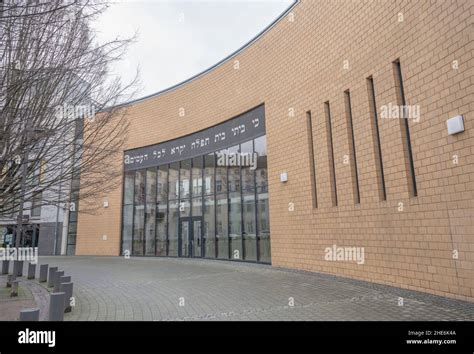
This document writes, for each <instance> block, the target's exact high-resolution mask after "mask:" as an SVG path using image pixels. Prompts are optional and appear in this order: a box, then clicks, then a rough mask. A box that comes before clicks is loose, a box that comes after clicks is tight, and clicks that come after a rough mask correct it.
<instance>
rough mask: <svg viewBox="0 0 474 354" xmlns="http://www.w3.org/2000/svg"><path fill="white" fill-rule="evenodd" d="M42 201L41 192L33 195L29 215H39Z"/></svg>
mask: <svg viewBox="0 0 474 354" xmlns="http://www.w3.org/2000/svg"><path fill="white" fill-rule="evenodd" d="M42 201H43V193H36V194H35V195H34V196H33V201H32V204H31V216H32V217H39V216H41V203H42Z"/></svg>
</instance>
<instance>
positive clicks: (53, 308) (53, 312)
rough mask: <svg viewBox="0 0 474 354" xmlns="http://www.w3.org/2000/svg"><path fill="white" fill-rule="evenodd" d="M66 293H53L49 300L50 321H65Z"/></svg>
mask: <svg viewBox="0 0 474 354" xmlns="http://www.w3.org/2000/svg"><path fill="white" fill-rule="evenodd" d="M64 298H65V294H64V293H51V297H50V299H49V321H62V320H64Z"/></svg>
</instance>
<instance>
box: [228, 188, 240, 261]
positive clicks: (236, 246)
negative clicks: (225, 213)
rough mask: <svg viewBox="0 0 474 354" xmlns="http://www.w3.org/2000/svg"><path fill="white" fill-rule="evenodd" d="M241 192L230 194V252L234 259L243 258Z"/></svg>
mask: <svg viewBox="0 0 474 354" xmlns="http://www.w3.org/2000/svg"><path fill="white" fill-rule="evenodd" d="M240 204H241V201H240V193H230V194H229V205H230V211H229V230H230V234H229V236H230V242H231V243H230V254H231V258H232V259H242V214H241V210H240Z"/></svg>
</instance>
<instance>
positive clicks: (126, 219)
mask: <svg viewBox="0 0 474 354" xmlns="http://www.w3.org/2000/svg"><path fill="white" fill-rule="evenodd" d="M122 222H123V228H122V254H124V253H123V252H125V251H128V254H129V255H130V254H131V253H132V234H133V205H125V206H124V207H123V221H122Z"/></svg>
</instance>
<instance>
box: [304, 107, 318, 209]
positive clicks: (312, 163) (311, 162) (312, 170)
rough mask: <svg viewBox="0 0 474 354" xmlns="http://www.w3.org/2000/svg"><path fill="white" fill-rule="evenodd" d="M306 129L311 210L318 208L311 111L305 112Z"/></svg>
mask: <svg viewBox="0 0 474 354" xmlns="http://www.w3.org/2000/svg"><path fill="white" fill-rule="evenodd" d="M306 129H307V131H308V149H309V169H310V173H311V196H312V202H313V208H317V207H318V193H317V189H316V162H315V160H314V142H313V121H312V117H311V111H308V112H306Z"/></svg>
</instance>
